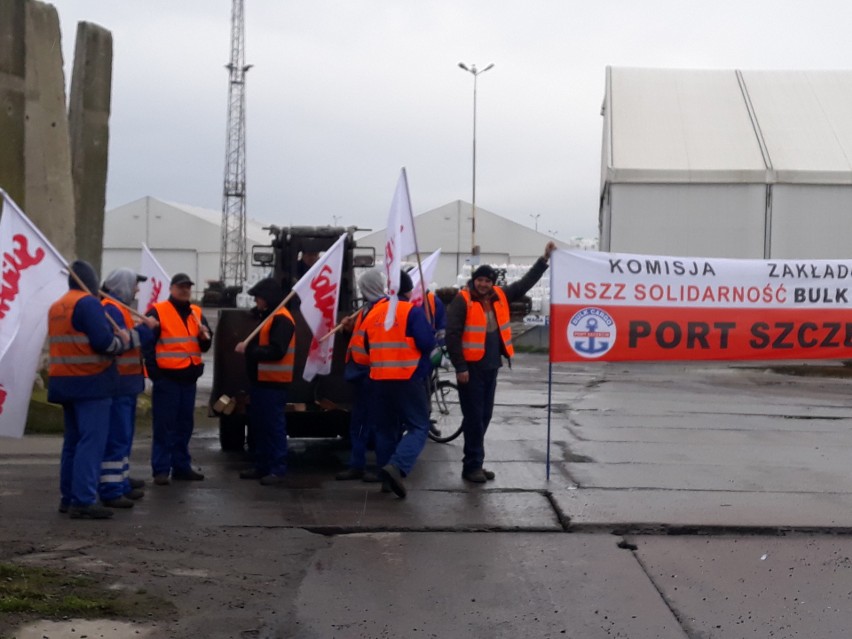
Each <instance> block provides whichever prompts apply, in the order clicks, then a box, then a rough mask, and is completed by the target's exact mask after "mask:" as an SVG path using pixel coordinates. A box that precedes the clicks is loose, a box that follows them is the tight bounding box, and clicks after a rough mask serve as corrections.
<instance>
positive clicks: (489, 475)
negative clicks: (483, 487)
mask: <svg viewBox="0 0 852 639" xmlns="http://www.w3.org/2000/svg"><path fill="white" fill-rule="evenodd" d="M482 473H483V474H484V475H485V479H487V480H488V481H494V477H496V475H495V474H494V471H491V470H488V469H487V468H483V469H482Z"/></svg>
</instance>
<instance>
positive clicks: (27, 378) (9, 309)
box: [0, 189, 68, 437]
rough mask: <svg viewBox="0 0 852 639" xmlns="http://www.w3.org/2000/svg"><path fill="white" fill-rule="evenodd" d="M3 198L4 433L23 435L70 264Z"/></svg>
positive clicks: (0, 343) (0, 362) (0, 344)
mask: <svg viewBox="0 0 852 639" xmlns="http://www.w3.org/2000/svg"><path fill="white" fill-rule="evenodd" d="M0 198H2V216H0V256H2V260H3V262H2V281H0V436H3V437H21V436H22V435H23V434H24V427H25V426H26V423H27V411H28V410H29V406H30V397H31V396H32V392H33V382H34V381H35V376H36V370H37V369H38V364H39V359H40V357H41V350H42V347H43V346H44V340H45V337H46V336H47V312H48V310H49V309H50V305H51V304H53V302H55V301H56V300H57V299H59V298H60V297H62V296H63V295H64V294H65V293H66V292H67V291H68V266H67V264H66V263H65V260H64V259H63V258H62V256H61V255H60V254H59V253H58V252H57V250H56V249H55V248H53V246H52V245H51V243H50V242H48V241H47V239H46V238H45V237H44V236H43V235H42V234H41V232H40V231H39V230H38V229H37V228H36V227H35V226H34V225H33V223H32V222H31V221H30V220H29V219H28V218H27V216H26V215H24V213H23V212H22V211H21V209H19V208H18V206H17V205H16V204H15V203H14V202H13V201H12V199H11V198H10V197H9V196H8V195H6V193H5V192H4V191H3V190H2V189H0Z"/></svg>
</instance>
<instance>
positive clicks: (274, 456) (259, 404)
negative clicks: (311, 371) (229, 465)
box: [248, 386, 287, 477]
mask: <svg viewBox="0 0 852 639" xmlns="http://www.w3.org/2000/svg"><path fill="white" fill-rule="evenodd" d="M249 399H250V401H249V407H248V419H249V426H250V427H251V429H252V432H253V433H254V438H255V439H254V468H255V470H256V471H257V472H258V474H259V475H261V476H264V475H277V476H279V477H283V476H284V475H285V474H286V473H287V419H286V416H285V414H284V407H285V406H286V404H287V391H286V390H284V389H283V388H263V387H260V386H252V387H251V388H250V389H249Z"/></svg>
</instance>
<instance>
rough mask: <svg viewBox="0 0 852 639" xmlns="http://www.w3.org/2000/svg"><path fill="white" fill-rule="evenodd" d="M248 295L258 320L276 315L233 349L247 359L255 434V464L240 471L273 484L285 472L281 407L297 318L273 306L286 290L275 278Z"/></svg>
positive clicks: (290, 375) (243, 476) (251, 424)
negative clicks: (282, 288) (252, 298)
mask: <svg viewBox="0 0 852 639" xmlns="http://www.w3.org/2000/svg"><path fill="white" fill-rule="evenodd" d="M248 294H249V295H253V296H254V302H255V308H253V309H252V312H253V314H254V315H255V316H256V317H257V318H258V319H259V320H260V321H263V320H265V319H266V318H267V317H269V315H270V314H272V313H273V312H274V314H273V315H272V318H271V319H269V321H267V322H266V323H265V324H264V325H263V328H261V329H260V332H259V333H258V334H257V335H256V336H255V337H254V338H252V340H251V341H250V342H249V343H248V344H247V345H246V344H244V343H243V342H239V343H238V344H237V346H236V348H235V349H234V350H235V351H236V352H237V353H244V354H245V358H246V371H247V373H248V378H249V382H250V384H251V385H250V387H249V406H248V420H249V428H250V429H251V432H252V434H253V437H254V468H252V469H250V470H244V471H242V472H241V473H240V479H257V480H259V481H260V483H261V485H263V486H273V485H275V484H279V483H281V482H283V481H284V475H285V474H286V473H287V420H286V416H285V413H284V408H285V406H286V405H287V388H288V387H289V385H290V382H292V381H293V365H294V363H295V360H296V322H295V321H294V320H293V316H292V315H291V314H290V311H288V310H287V309H286V308H285V307H283V306H282V307H281V308H277V307H278V305H279V304H280V303H281V301H282V300H283V299H284V293H283V291H282V290H281V285H280V284H278V282H276V281H275V280H274V279H273V278H271V277H268V278H266V279H263V280H260V281H259V282H258V283H257V284H255V285H254V286H253V287H252V288H250V289H249V291H248ZM276 309H277V310H276Z"/></svg>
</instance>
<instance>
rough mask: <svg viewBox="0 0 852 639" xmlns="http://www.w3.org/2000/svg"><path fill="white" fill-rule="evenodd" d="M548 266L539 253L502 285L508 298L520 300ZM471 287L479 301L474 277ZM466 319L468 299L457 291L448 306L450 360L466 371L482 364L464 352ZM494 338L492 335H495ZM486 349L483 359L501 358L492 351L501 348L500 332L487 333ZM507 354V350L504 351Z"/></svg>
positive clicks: (448, 349)
mask: <svg viewBox="0 0 852 639" xmlns="http://www.w3.org/2000/svg"><path fill="white" fill-rule="evenodd" d="M546 270H547V260H546V259H545V258H543V257H540V258H538V259H537V260H536V262H535V264H533V265H532V266H531V267H530V270H528V271H527V272H526V273H525V274H524V276H523V277H522V278H521V279H519V280H518V281H516V282H513V283H512V284H509V285H508V286H505V287H503V292H504V293H505V294H506V301H507V302H508V303H509V304H511V303H512V302H517V301H518V300H520V299H521V298H523V296H524V295H526V294H527V291H529V290H530V289H531V288H532V287H533V286H535V284H536V282H538V281H539V280H540V279H541V276H542V275H544V272H545V271H546ZM467 287H468V290H469V291H470V297H471V300H472V301H474V302H475V301H477V294H476V290H475V289H474V288H473V281H472V280H469V281H468V283H467ZM491 299H492V300H495V299H497V293H493V294H492V298H491ZM466 319H467V302H465V299H464V297H462V296H461V295H456V296H455V298H453V301H452V302H450V305H449V306H448V307H447V336H446V343H447V353H448V354H449V356H450V361H452V363H453V367H454V368H455V369H456V372H457V373H463V372H465V371H467V370H468V368H469V367H470V366H476V365H478V364H480V362H467V361H465V359H464V355H463V354H462V333H463V332H464V324H465V320H466ZM492 338H493V336H492ZM485 348H486V353H485V357H483V358H482V361H484V362H492V361H495V360H496V361H498V362H499V358H500V354H501V353H496V352H492V349H494V348H498V349H500V350H501V351H502V348H503V343H502V341H501V340H500V339H499V336H498V338H497V339H496V340H494V339H490V340H489V339H488V338H487V337H486V345H485ZM502 354H503V355H505V351H504V352H502Z"/></svg>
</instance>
